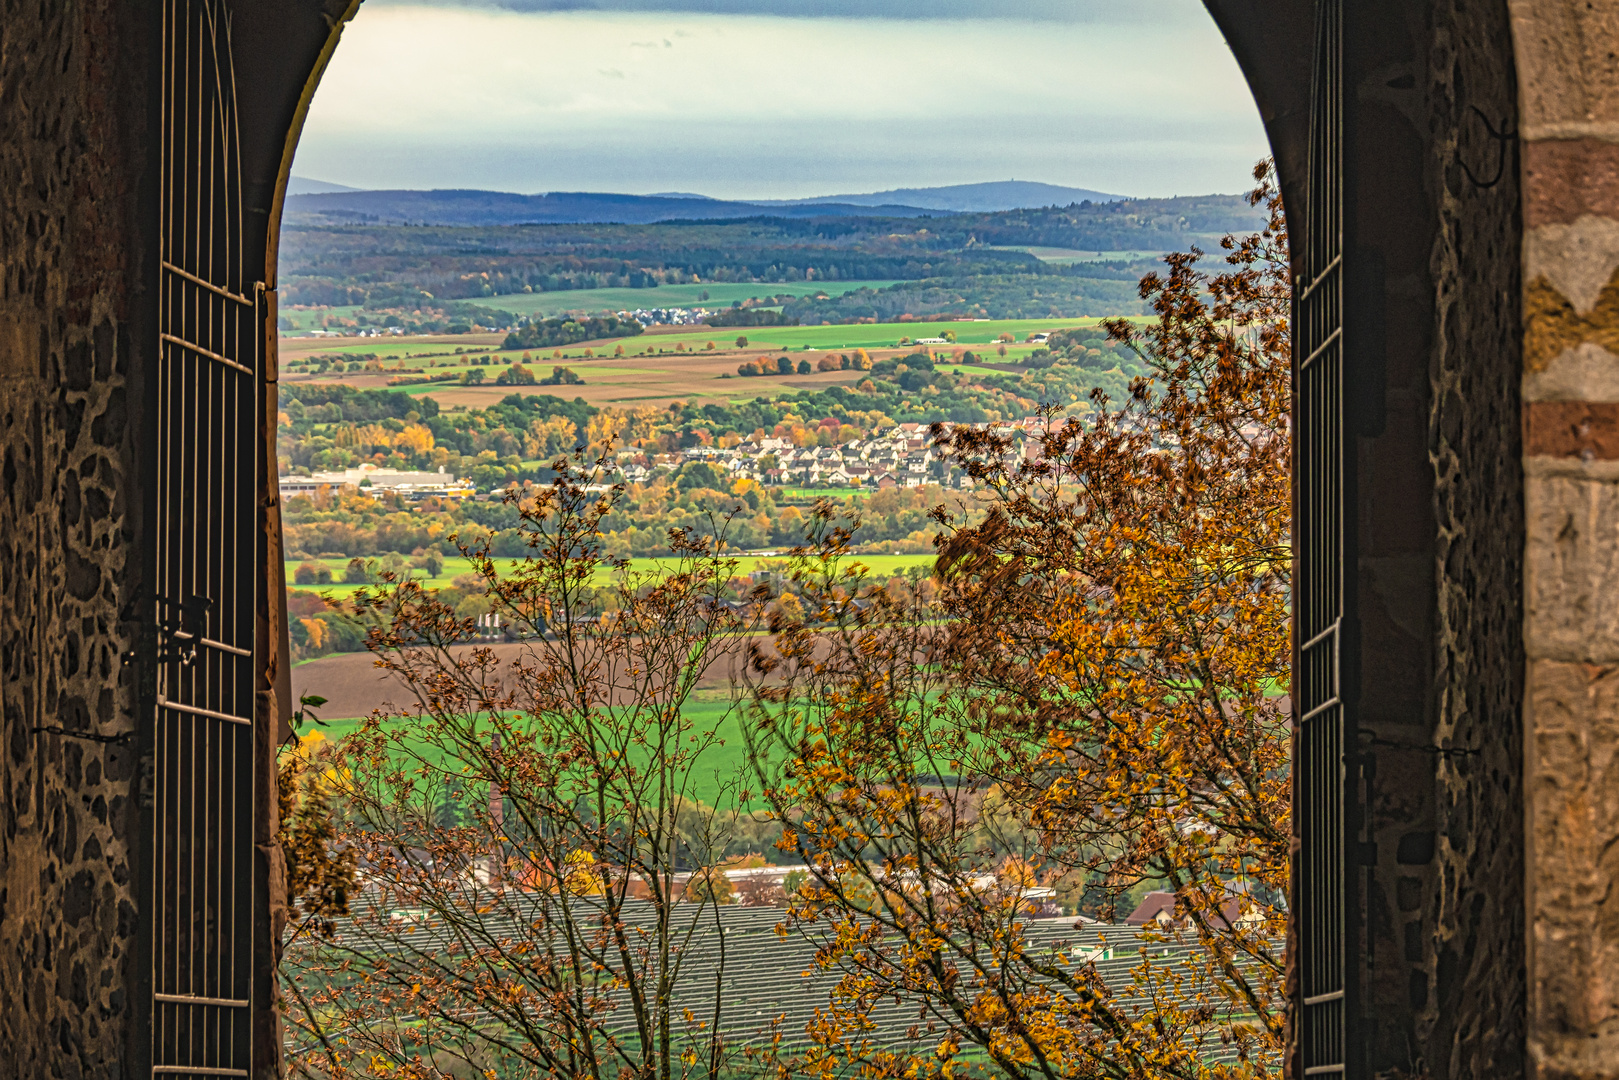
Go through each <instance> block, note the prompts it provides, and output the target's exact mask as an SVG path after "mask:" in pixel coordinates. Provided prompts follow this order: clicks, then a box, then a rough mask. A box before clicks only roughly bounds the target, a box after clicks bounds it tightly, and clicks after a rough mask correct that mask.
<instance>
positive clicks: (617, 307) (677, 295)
mask: <svg viewBox="0 0 1619 1080" xmlns="http://www.w3.org/2000/svg"><path fill="white" fill-rule="evenodd" d="M893 284H896V282H894V281H782V282H770V281H759V282H754V283H752V284H744V285H729V284H710V285H704V284H694V285H659V286H658V287H657V288H653V289H565V290H561V291H558V292H538V293H508V294H506V295H504V296H486V297H483V298H482V299H477V300H473V301H472V303H474V304H477V305H479V306H480V307H488V308H493V309H495V310H496V311H509V312H511V313H512V314H514V315H560V314H561V313H562V312H565V311H586V312H599V311H631V310H634V309H635V308H667V307H695V306H698V305H702V306H705V307H730V306H731V304H732V303H734V302H735V301H738V300H757V299H760V298H763V297H774V296H814V295H815V294H816V293H820V292H824V293H826V294H827V295H828V296H841V295H843V294H844V293H846V292H853V291H854V290H855V289H863V288H870V289H885V288H887V287H888V286H890V285H893Z"/></svg>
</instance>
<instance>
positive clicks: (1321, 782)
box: [1293, 0, 1350, 1076]
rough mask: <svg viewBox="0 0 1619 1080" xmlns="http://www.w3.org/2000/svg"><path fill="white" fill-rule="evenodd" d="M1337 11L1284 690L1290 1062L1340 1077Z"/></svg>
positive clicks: (1322, 94) (1323, 142) (1318, 58)
mask: <svg viewBox="0 0 1619 1080" xmlns="http://www.w3.org/2000/svg"><path fill="white" fill-rule="evenodd" d="M1342 3H1343V0H1318V2H1317V4H1316V52H1315V65H1314V67H1315V71H1314V80H1313V83H1314V85H1313V88H1312V93H1313V104H1312V110H1311V119H1310V159H1309V181H1308V184H1309V186H1308V192H1309V195H1308V198H1309V202H1308V205H1307V206H1306V207H1305V220H1304V252H1303V256H1304V257H1303V260H1302V272H1301V273H1300V274H1299V276H1298V278H1297V279H1296V285H1295V293H1294V372H1293V379H1294V387H1295V389H1296V393H1297V409H1298V423H1297V429H1296V431H1297V442H1296V444H1295V445H1296V450H1295V453H1296V455H1297V458H1296V461H1295V463H1294V466H1295V472H1294V475H1295V476H1296V477H1297V478H1298V488H1297V490H1298V495H1297V498H1298V505H1297V507H1296V508H1295V518H1296V528H1297V530H1298V565H1297V570H1296V574H1297V576H1296V585H1295V593H1294V603H1295V604H1296V605H1297V610H1296V612H1295V624H1294V625H1295V627H1296V629H1295V634H1296V639H1297V640H1296V648H1297V654H1296V655H1295V657H1294V686H1295V694H1296V698H1297V702H1298V708H1299V716H1300V732H1299V751H1298V753H1299V760H1298V761H1296V762H1294V783H1295V784H1296V785H1297V786H1298V793H1297V794H1298V800H1297V806H1298V812H1299V814H1300V817H1301V821H1300V823H1299V833H1300V836H1301V840H1302V843H1301V850H1300V858H1299V863H1298V867H1299V880H1298V882H1297V884H1296V887H1297V905H1298V910H1297V917H1298V920H1299V935H1298V943H1299V945H1298V947H1299V950H1300V955H1299V992H1300V994H1301V996H1302V998H1303V1000H1302V1001H1300V1002H1298V1003H1297V1008H1298V1010H1299V1040H1300V1053H1301V1056H1302V1063H1303V1066H1304V1074H1305V1075H1306V1076H1339V1075H1343V1074H1344V1073H1345V1072H1346V1070H1347V1068H1348V1051H1349V1033H1348V1031H1347V1027H1348V1024H1349V1021H1350V1016H1349V1012H1348V1008H1347V1004H1348V1003H1347V1001H1346V993H1347V990H1348V987H1347V985H1346V982H1345V976H1346V963H1345V953H1346V948H1347V942H1348V938H1347V924H1346V916H1347V907H1348V900H1347V893H1346V884H1347V877H1346V874H1345V867H1344V857H1345V854H1346V852H1345V845H1344V828H1345V824H1346V822H1345V802H1344V800H1345V794H1346V786H1345V762H1344V752H1345V743H1344V734H1345V724H1346V717H1345V710H1344V703H1343V699H1342V694H1341V690H1342V683H1341V678H1340V675H1341V671H1340V668H1341V656H1342V646H1343V634H1342V630H1343V626H1344V621H1345V618H1344V617H1345V610H1344V607H1345V580H1344V559H1345V557H1346V550H1345V549H1346V536H1345V522H1346V520H1347V516H1348V515H1347V513H1346V507H1345V505H1344V488H1345V483H1344V467H1343V455H1344V445H1343V440H1344V386H1343V379H1344V348H1343V281H1344V272H1343V256H1344V242H1343V234H1344V197H1343V173H1344V160H1343V146H1344V134H1343V132H1344V116H1343V89H1342V85H1343V84H1342V79H1343V9H1342Z"/></svg>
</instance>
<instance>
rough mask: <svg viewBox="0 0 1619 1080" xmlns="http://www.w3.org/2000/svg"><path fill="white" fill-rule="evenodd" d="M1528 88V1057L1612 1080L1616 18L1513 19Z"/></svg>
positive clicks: (1616, 926) (1616, 730)
mask: <svg viewBox="0 0 1619 1080" xmlns="http://www.w3.org/2000/svg"><path fill="white" fill-rule="evenodd" d="M1511 6H1512V16H1513V37H1514V44H1515V47H1516V50H1517V55H1518V74H1519V78H1520V81H1521V84H1522V91H1521V94H1522V104H1521V113H1520V119H1519V130H1520V133H1521V135H1522V139H1523V183H1524V195H1523V207H1524V210H1523V212H1524V226H1525V238H1524V257H1523V265H1524V290H1523V305H1524V316H1525V317H1524V361H1523V384H1522V385H1523V413H1522V423H1523V431H1524V469H1525V473H1526V474H1527V479H1526V488H1525V492H1526V500H1527V508H1528V543H1527V553H1526V568H1525V569H1526V589H1525V604H1526V609H1527V610H1526V612H1525V620H1524V639H1525V649H1526V652H1527V656H1528V693H1527V700H1526V704H1525V708H1524V718H1525V729H1526V743H1525V748H1526V758H1527V760H1526V766H1525V776H1526V782H1527V785H1528V800H1527V801H1528V808H1527V817H1528V823H1527V827H1528V835H1529V840H1530V843H1529V850H1530V860H1529V866H1528V913H1529V918H1530V935H1529V959H1528V966H1529V1015H1528V1045H1529V1053H1530V1056H1531V1059H1532V1060H1533V1062H1534V1065H1535V1069H1536V1073H1537V1075H1539V1076H1541V1077H1546V1078H1553V1077H1556V1078H1561V1077H1568V1078H1574V1077H1581V1078H1584V1077H1590V1078H1596V1077H1619V844H1616V841H1619V355H1616V354H1619V273H1616V269H1619V60H1616V56H1619V6H1616V5H1614V4H1606V3H1588V2H1578V0H1512V5H1511Z"/></svg>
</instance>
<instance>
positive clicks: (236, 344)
mask: <svg viewBox="0 0 1619 1080" xmlns="http://www.w3.org/2000/svg"><path fill="white" fill-rule="evenodd" d="M162 49H163V55H162V70H161V83H162V85H161V93H162V103H161V109H162V114H161V122H162V134H161V143H162V145H161V150H160V154H161V166H160V167H161V170H162V176H161V181H160V187H159V197H160V206H159V213H160V215H161V221H160V230H159V231H160V241H159V242H160V258H161V263H162V265H161V268H160V271H159V293H160V295H159V298H158V303H159V314H158V330H159V337H160V341H159V343H158V345H159V348H158V354H157V355H158V361H157V370H156V372H155V381H156V394H155V400H154V403H153V407H154V409H155V419H154V423H155V427H154V428H152V429H151V430H152V431H153V434H154V436H155V442H156V453H155V464H156V476H155V477H154V478H153V479H152V483H153V486H154V495H153V503H152V504H151V505H152V507H153V510H154V513H155V517H154V519H153V526H154V533H155V551H156V554H155V560H156V562H155V568H154V579H153V591H154V594H155V595H154V597H153V599H154V610H153V611H152V618H153V619H154V621H155V624H156V627H157V634H156V648H155V652H156V656H155V659H156V663H157V672H156V684H155V692H156V700H155V702H154V706H155V709H154V715H155V720H154V730H153V733H152V748H153V759H152V770H153V771H152V786H151V792H152V811H151V813H152V822H153V832H152V837H151V842H152V854H151V867H152V870H151V872H152V897H151V909H150V910H151V920H152V921H151V926H150V929H149V933H150V935H151V943H152V945H151V955H152V1002H151V1025H152V1074H153V1076H154V1077H162V1076H190V1077H227V1076H247V1075H248V1070H249V1068H250V1060H249V1059H250V1051H251V1034H252V1032H251V1028H252V1015H253V1010H252V1006H251V999H252V992H253V977H252V976H253V970H252V968H253V926H254V915H255V911H254V904H255V898H254V887H253V881H254V878H253V851H254V849H253V807H254V791H253V782H254V779H253V778H254V770H253V749H254V747H253V742H254V739H253V715H254V689H255V685H254V671H255V663H254V660H255V658H254V655H253V648H254V629H255V598H256V596H255V589H256V581H255V575H254V563H255V550H256V549H255V543H256V535H257V529H256V515H257V498H256V492H257V480H258V473H259V469H260V468H261V464H260V461H259V447H258V440H257V438H256V434H255V433H256V431H257V429H258V424H259V413H260V410H261V392H262V391H261V388H260V380H259V368H260V355H259V354H260V344H259V343H260V340H261V339H260V333H261V325H260V323H261V318H262V315H261V299H262V297H261V286H260V285H258V284H257V283H256V282H255V281H254V280H253V275H252V274H250V273H249V271H248V269H247V266H246V265H245V259H244V252H243V205H242V182H241V176H240V161H239V150H238V145H237V118H236V95H235V86H234V75H233V68H232V63H231V51H230V22H229V11H228V9H227V7H226V6H225V4H224V2H223V0H164V6H163V27H162Z"/></svg>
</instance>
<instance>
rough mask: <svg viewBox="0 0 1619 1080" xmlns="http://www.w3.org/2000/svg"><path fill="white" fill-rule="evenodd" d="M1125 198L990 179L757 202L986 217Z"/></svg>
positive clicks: (1075, 189)
mask: <svg viewBox="0 0 1619 1080" xmlns="http://www.w3.org/2000/svg"><path fill="white" fill-rule="evenodd" d="M1127 198H1129V196H1127V195H1109V194H1107V193H1106V192H1103V191H1092V190H1091V189H1089V188H1074V187H1063V186H1061V185H1059V184H1041V183H1037V182H1035V181H1032V180H992V181H990V182H988V183H984V184H950V185H947V186H944V187H928V188H894V189H892V190H891V191H876V192H872V193H871V194H869V195H822V196H820V197H818V198H814V199H759V200H756V201H757V202H759V203H760V204H762V205H768V206H775V205H782V206H814V205H817V204H823V203H848V204H849V205H851V206H883V205H898V206H915V207H920V208H921V209H923V210H946V211H951V212H953V213H958V214H985V213H994V212H995V211H997V210H1036V209H1039V208H1040V207H1044V206H1072V205H1073V204H1074V203H1082V202H1093V203H1104V202H1122V201H1124V200H1125V199H1127Z"/></svg>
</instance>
